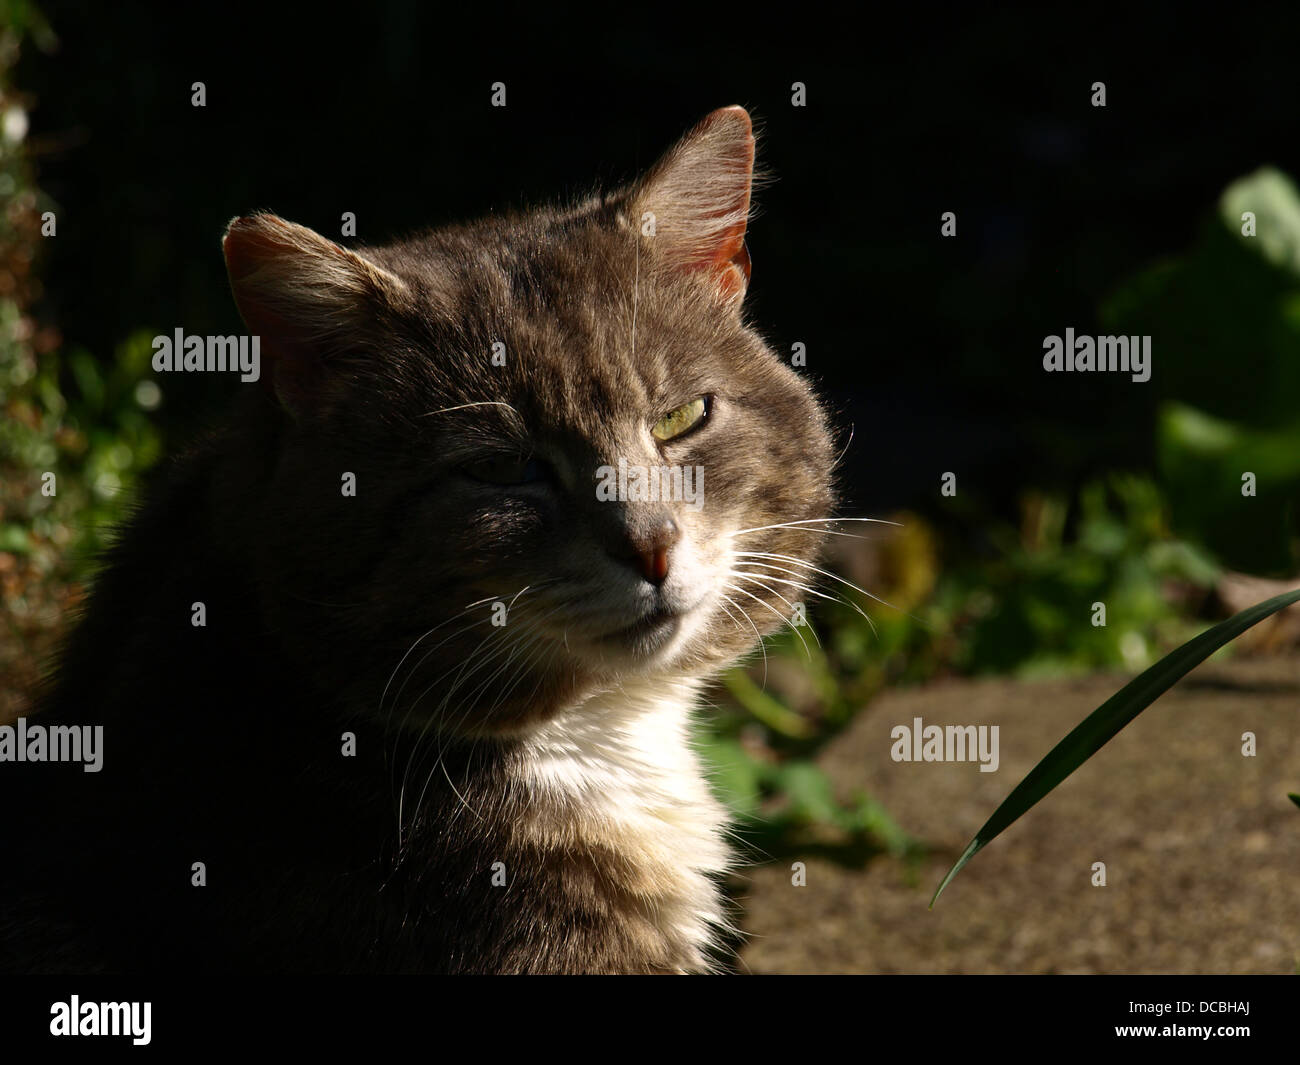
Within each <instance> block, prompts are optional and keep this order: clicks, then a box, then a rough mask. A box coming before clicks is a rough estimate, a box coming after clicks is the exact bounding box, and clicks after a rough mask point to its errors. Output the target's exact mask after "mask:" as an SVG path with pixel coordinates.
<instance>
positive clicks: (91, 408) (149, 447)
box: [0, 303, 160, 580]
mask: <svg viewBox="0 0 1300 1065" xmlns="http://www.w3.org/2000/svg"><path fill="white" fill-rule="evenodd" d="M15 314H16V308H15V307H14V306H13V305H12V304H9V303H5V304H0V324H2V322H3V319H4V318H6V317H12V316H14V315H15ZM3 335H4V336H5V337H7V338H9V339H8V340H0V406H3V408H4V411H5V415H6V417H5V420H4V423H3V425H0V469H3V470H4V471H5V481H4V489H3V493H4V494H3V498H2V500H0V502H2V503H3V510H0V545H3V549H4V550H6V551H10V552H16V553H22V554H28V553H31V552H33V551H38V550H40V549H41V547H42V545H45V544H56V545H58V546H59V548H60V551H61V552H62V553H65V554H66V556H67V559H68V561H69V563H70V566H71V569H70V574H69V575H70V576H71V577H72V578H73V579H78V580H81V579H84V578H85V577H87V576H88V575H89V572H90V570H91V568H92V567H93V565H94V556H95V554H96V553H97V552H98V551H100V550H101V549H102V548H103V547H104V546H105V545H106V543H107V541H108V536H109V535H110V532H111V528H112V526H113V525H114V524H115V523H116V522H117V521H118V520H120V518H121V517H122V514H123V508H124V506H125V504H126V501H127V499H128V498H129V489H130V487H131V486H132V484H133V483H134V481H135V479H136V478H137V477H138V475H139V474H140V473H141V472H142V471H143V470H145V469H147V468H148V467H149V466H151V465H152V464H153V463H154V462H155V461H156V460H157V459H158V457H159V451H160V440H159V436H158V433H157V431H156V430H155V429H154V427H153V425H152V423H151V422H150V421H149V418H148V415H147V413H146V409H147V408H149V407H152V406H156V405H157V401H158V396H159V393H158V389H157V386H156V385H155V384H154V383H153V381H152V380H151V379H150V378H149V377H148V376H147V372H148V368H149V355H150V337H149V335H148V334H147V333H145V332H141V333H139V334H137V335H136V336H134V337H132V338H131V339H130V340H128V341H127V342H126V343H124V344H122V345H120V346H119V348H118V351H117V358H116V359H115V360H113V361H112V362H111V363H108V364H107V366H108V369H107V370H106V369H104V366H105V364H103V363H100V362H98V361H96V360H95V359H93V358H92V357H91V356H90V355H89V353H88V352H85V351H83V350H80V349H75V348H74V349H72V350H70V351H67V352H49V353H47V354H45V355H42V356H41V357H40V358H39V359H38V358H36V357H35V356H34V354H33V353H32V352H31V351H30V350H28V349H27V348H26V347H25V346H24V345H22V344H21V343H17V342H14V341H13V340H12V337H13V335H14V331H13V330H8V331H4V332H3ZM46 472H51V473H53V474H54V475H55V482H54V484H55V488H56V492H55V494H54V495H53V496H50V495H46V494H44V493H43V491H42V488H43V483H44V482H43V481H42V474H44V473H46Z"/></svg>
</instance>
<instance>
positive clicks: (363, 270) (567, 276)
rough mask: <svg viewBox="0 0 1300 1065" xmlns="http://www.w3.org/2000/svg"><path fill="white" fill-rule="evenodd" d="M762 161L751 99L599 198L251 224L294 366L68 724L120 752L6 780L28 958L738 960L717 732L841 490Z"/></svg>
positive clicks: (114, 590) (5, 918) (65, 697)
mask: <svg viewBox="0 0 1300 1065" xmlns="http://www.w3.org/2000/svg"><path fill="white" fill-rule="evenodd" d="M754 150H755V140H754V135H753V128H752V125H751V121H750V118H749V116H748V114H747V113H746V112H745V111H744V110H743V109H742V108H739V107H730V108H724V109H722V110H719V111H715V112H713V113H712V114H710V115H708V116H707V117H706V118H704V119H703V120H702V121H701V122H700V123H699V124H698V125H697V126H696V127H695V128H694V129H692V130H691V131H690V132H689V133H688V134H687V135H686V136H685V137H684V138H683V139H682V140H681V141H680V142H679V143H678V144H677V145H676V146H675V147H674V148H672V149H671V150H670V151H668V152H667V154H666V155H664V156H663V157H662V158H661V159H660V161H659V162H658V163H656V164H655V165H654V166H653V167H652V168H651V169H650V170H649V171H647V172H646V173H645V174H644V175H643V176H642V177H641V178H639V179H638V180H636V181H634V182H633V183H631V184H629V185H627V186H626V187H623V188H620V189H617V190H614V191H602V192H599V193H597V194H595V195H593V196H591V197H590V198H588V199H586V200H584V201H582V202H580V203H577V204H576V205H571V206H567V207H563V208H545V209H540V210H533V211H529V212H525V213H519V214H516V215H510V216H493V217H489V218H488V219H486V220H484V221H479V222H475V223H473V224H468V225H458V226H449V227H446V228H441V229H435V230H432V231H429V232H426V233H423V234H420V235H418V236H414V237H411V238H410V239H406V240H402V241H399V242H397V243H393V244H388V245H385V246H382V247H358V248H355V249H352V250H346V249H344V248H343V247H341V246H339V245H338V244H336V243H334V242H332V241H330V240H328V239H326V238H325V237H323V236H320V235H319V234H317V233H315V232H313V231H311V230H310V229H307V228H304V227H303V226H300V225H296V224H293V223H291V222H288V221H285V220H284V219H281V218H279V217H277V216H276V215H273V214H269V213H259V214H252V215H249V216H246V217H240V218H236V219H234V220H233V221H232V222H231V223H230V225H229V227H228V229H227V231H226V233H225V237H224V241H223V248H224V253H225V260H226V265H227V271H228V275H229V278H230V283H231V288H232V292H233V295H234V300H235V304H236V306H237V308H238V310H239V312H240V314H241V316H242V317H243V320H244V322H245V323H246V325H247V328H248V330H249V332H250V334H252V335H256V336H258V337H259V338H260V350H261V354H262V360H263V365H262V372H261V379H260V381H259V382H258V383H257V384H244V385H240V386H239V388H240V390H241V392H240V396H239V400H238V402H237V404H236V409H235V410H234V411H233V412H232V415H231V417H230V418H229V420H228V422H227V423H226V425H225V427H224V428H223V429H221V430H219V431H216V432H213V433H210V434H208V435H206V436H205V437H203V438H202V439H200V440H199V441H198V442H197V443H196V444H194V445H193V446H192V447H191V448H190V449H189V450H187V451H186V452H184V453H183V454H180V455H179V456H176V457H174V458H173V459H172V460H171V461H170V462H168V463H167V464H166V465H165V466H164V467H163V468H161V469H160V470H159V471H158V472H157V475H156V476H155V477H154V478H153V480H152V482H151V483H150V484H149V485H148V487H147V488H146V490H145V491H144V493H143V502H142V504H141V505H140V507H139V509H138V511H137V512H136V513H135V514H134V515H133V516H132V518H131V519H130V521H129V522H128V523H127V525H126V527H125V529H124V530H123V531H122V533H121V535H120V537H119V539H118V541H117V543H116V544H115V546H114V547H113V549H112V550H111V553H110V555H109V557H108V559H107V564H106V566H105V568H104V569H103V571H102V574H101V576H100V577H99V579H98V581H97V583H96V585H95V587H94V589H93V593H92V595H91V598H90V602H89V607H88V609H87V612H86V616H85V617H84V619H83V621H82V622H81V624H80V625H79V626H78V627H77V629H76V630H75V631H74V633H73V635H72V637H71V639H70V641H69V643H68V645H67V647H66V649H65V651H64V652H63V654H62V657H61V660H60V662H59V664H58V669H57V672H56V674H55V678H54V681H53V684H52V686H51V688H50V690H49V691H48V693H47V694H46V696H45V698H44V699H43V710H42V712H41V713H39V714H36V715H33V721H40V722H43V723H46V724H51V725H52V724H55V723H68V724H77V725H91V724H93V725H102V726H103V750H102V768H101V770H100V771H99V772H93V773H87V772H83V771H82V770H81V767H79V766H67V765H48V764H46V765H37V764H30V763H24V764H16V763H4V764H0V788H3V789H4V793H3V794H4V798H3V802H4V809H5V810H6V817H5V818H4V827H3V839H2V840H0V853H3V854H4V855H5V858H6V861H5V871H4V872H3V873H2V874H0V880H2V881H3V888H2V890H0V968H3V969H5V970H6V971H29V972H30V971H41V972H103V971H108V972H122V971H127V972H162V971H167V972H193V971H197V970H200V969H202V970H206V971H219V972H221V971H229V972H234V971H285V972H339V971H350V972H362V971H390V972H415V971H419V972H441V973H698V972H708V971H715V970H717V969H718V968H719V967H720V966H721V965H723V964H724V963H723V961H721V960H720V951H719V948H718V941H719V936H720V935H721V934H722V933H723V932H724V931H725V929H726V925H727V915H726V912H725V909H724V905H723V902H722V896H721V892H720V884H719V881H720V878H721V877H722V876H723V874H724V873H725V872H726V870H727V869H728V868H729V866H730V865H731V863H732V861H733V859H732V855H731V850H730V848H729V846H728V842H727V824H726V821H727V818H726V814H725V811H724V809H723V808H722V806H721V805H720V804H719V802H718V801H717V800H716V799H715V798H714V797H713V795H712V794H711V791H710V788H709V785H708V782H707V777H706V773H707V768H706V767H704V766H703V765H701V763H700V760H699V759H698V757H697V755H696V753H695V752H694V750H693V748H692V745H691V738H690V731H689V729H690V718H691V714H692V712H693V710H694V708H695V705H696V703H697V701H698V700H699V698H700V695H701V691H702V689H703V688H704V687H705V686H706V684H707V683H708V682H709V681H710V680H711V679H713V678H715V677H716V676H717V675H718V674H719V673H720V672H721V671H722V670H723V669H725V668H726V667H728V666H729V665H731V664H733V663H734V662H736V661H737V660H738V659H739V658H741V657H742V656H744V655H746V654H747V653H748V652H751V651H753V650H754V649H755V648H756V646H757V644H758V642H759V640H760V639H761V637H762V636H764V635H766V634H768V633H771V632H772V631H774V630H776V629H777V628H778V627H779V626H781V625H783V624H786V623H787V620H788V619H789V618H790V616H791V612H792V605H793V604H794V603H795V602H797V601H798V600H799V599H800V598H801V592H802V590H803V589H805V588H806V587H809V585H808V581H809V580H810V579H815V574H814V572H813V570H812V566H813V562H814V561H815V559H816V557H817V553H818V550H819V548H820V546H821V543H822V541H823V539H824V535H825V529H826V522H827V520H828V515H830V514H831V511H832V506H833V503H834V499H835V496H834V489H833V486H832V467H833V464H834V461H833V449H832V437H831V429H830V426H829V420H828V417H827V415H826V413H825V411H824V410H823V407H822V406H821V404H820V403H819V401H818V399H817V398H816V396H815V395H814V392H813V390H812V389H811V387H810V386H809V384H808V383H807V382H806V380H805V379H804V378H803V377H802V376H800V375H799V374H798V373H796V372H795V371H794V370H793V369H791V368H790V367H788V366H786V365H785V364H784V363H783V362H782V361H781V359H780V358H779V357H778V356H777V354H776V353H775V352H774V351H773V350H772V349H771V348H770V347H769V346H768V345H767V343H765V341H764V340H763V339H762V337H761V336H760V335H759V334H758V333H757V332H756V331H755V330H754V329H753V328H752V327H750V326H749V325H748V324H747V322H746V320H745V317H744V313H743V301H744V297H745V293H746V289H747V286H748V282H749V278H750V270H751V267H750V260H749V255H748V251H747V249H746V245H745V235H746V229H747V225H748V220H749V215H750V199H751V188H752V186H753V183H754ZM602 470H603V471H604V473H602V472H601V471H602ZM611 471H617V472H611ZM649 471H653V472H654V474H655V475H656V477H655V478H654V479H652V478H651V476H650V473H649ZM602 478H603V481H602ZM602 483H603V485H604V487H605V488H606V489H607V490H606V491H604V492H603V493H602V492H601V491H599V488H600V486H601V484H602ZM691 492H694V496H693V498H685V497H686V496H689V495H690V494H691Z"/></svg>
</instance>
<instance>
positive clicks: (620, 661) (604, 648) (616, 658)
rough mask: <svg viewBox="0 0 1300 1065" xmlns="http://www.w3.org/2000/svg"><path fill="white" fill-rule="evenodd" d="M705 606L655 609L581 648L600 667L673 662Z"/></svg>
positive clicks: (634, 667)
mask: <svg viewBox="0 0 1300 1065" xmlns="http://www.w3.org/2000/svg"><path fill="white" fill-rule="evenodd" d="M701 610H702V606H700V605H697V606H695V607H694V608H692V609H690V610H685V611H672V610H664V609H660V610H656V611H654V612H652V613H650V614H647V615H646V616H645V617H643V618H641V619H640V620H638V621H636V622H634V623H633V624H631V625H628V626H624V627H621V628H616V629H613V630H611V631H609V632H606V633H604V634H603V635H600V636H598V637H595V638H594V639H592V640H590V641H589V642H588V644H587V646H586V647H584V648H583V649H582V651H581V652H580V653H581V655H582V657H583V658H585V659H586V660H587V663H588V664H589V665H590V666H592V667H594V668H595V669H597V670H600V671H602V672H603V671H609V670H615V671H637V670H641V669H645V668H647V667H652V666H662V665H665V664H667V663H669V662H671V661H672V660H673V659H674V658H675V657H676V656H677V655H678V654H679V653H680V652H681V650H682V648H683V647H684V646H685V644H686V642H687V641H688V640H689V639H690V637H691V635H692V633H693V632H694V630H695V629H696V627H697V624H696V622H697V615H698V614H699V612H700V611H701Z"/></svg>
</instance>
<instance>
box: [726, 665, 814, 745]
mask: <svg viewBox="0 0 1300 1065" xmlns="http://www.w3.org/2000/svg"><path fill="white" fill-rule="evenodd" d="M723 683H724V684H726V686H727V690H728V691H729V692H731V694H732V695H733V696H734V697H735V699H736V701H737V702H738V703H740V705H741V706H743V707H744V708H745V709H746V710H748V711H749V712H750V713H751V714H753V715H754V716H755V717H756V718H758V720H759V721H761V722H763V724H764V725H766V726H767V727H768V728H770V729H771V730H772V731H773V732H779V733H780V734H781V735H783V736H789V737H791V738H792V739H807V738H808V737H810V736H812V735H813V733H814V732H815V729H814V728H813V726H812V725H811V724H810V723H809V722H808V721H806V720H805V719H804V718H802V717H800V716H799V715H798V714H796V713H795V712H794V711H793V710H791V709H790V708H789V707H788V706H786V705H785V704H784V703H782V702H781V701H780V700H779V699H777V698H775V697H774V696H771V695H769V694H768V693H767V692H765V691H764V690H763V689H762V688H760V687H759V686H758V685H757V684H755V683H754V682H753V681H752V680H751V679H750V678H749V675H748V674H747V673H745V672H744V670H742V669H733V670H732V671H731V672H730V673H728V674H727V675H726V677H725V678H723Z"/></svg>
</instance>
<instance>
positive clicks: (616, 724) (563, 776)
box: [518, 678, 731, 971]
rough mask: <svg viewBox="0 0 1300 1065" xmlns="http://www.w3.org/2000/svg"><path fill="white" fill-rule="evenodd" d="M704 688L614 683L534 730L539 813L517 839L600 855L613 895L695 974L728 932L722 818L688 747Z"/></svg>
mask: <svg viewBox="0 0 1300 1065" xmlns="http://www.w3.org/2000/svg"><path fill="white" fill-rule="evenodd" d="M701 686H702V682H700V681H698V680H696V679H693V678H668V679H663V678H656V679H654V680H653V681H641V682H629V683H625V684H623V685H620V686H618V687H616V688H614V689H613V690H610V691H606V692H604V693H602V694H599V695H597V696H594V697H592V698H590V699H588V700H586V701H585V702H583V703H582V704H581V705H578V706H574V707H572V708H570V709H568V710H566V711H564V712H562V713H560V714H559V715H557V716H556V717H554V718H552V719H551V720H549V721H548V722H546V723H545V724H544V725H542V726H539V727H537V728H536V729H534V730H533V731H532V732H531V733H530V734H529V735H528V736H527V737H526V738H525V739H524V740H523V742H522V744H521V759H520V762H519V767H520V770H521V772H522V775H523V779H524V782H525V786H526V787H527V789H528V791H529V792H530V794H531V796H532V800H533V801H532V803H531V804H530V805H531V806H532V808H533V812H534V816H532V817H529V818H527V819H525V820H524V821H523V822H521V824H520V826H519V829H518V830H519V832H520V833H521V834H522V835H524V836H530V837H534V838H531V839H529V842H530V843H532V844H533V845H539V844H540V845H543V846H550V847H563V848H565V849H570V850H577V851H585V852H586V853H587V854H588V855H589V856H590V855H596V856H599V863H598V864H599V869H600V872H601V876H602V877H603V878H605V879H606V880H607V882H608V885H609V887H610V888H611V895H612V896H613V897H616V898H621V899H625V900H627V905H628V906H630V907H632V908H634V909H635V910H636V911H637V913H636V915H635V916H636V917H637V918H639V919H642V920H647V919H648V921H649V923H650V924H651V925H652V926H653V928H654V930H655V931H656V932H657V933H658V934H659V935H660V936H662V937H663V940H664V942H665V944H667V945H668V947H669V948H670V949H671V950H672V952H673V954H674V956H675V957H677V958H678V960H679V963H680V965H681V967H682V968H683V969H685V970H693V971H698V970H699V969H703V968H705V967H707V957H708V953H709V947H710V944H711V943H712V942H714V941H715V940H716V937H717V934H718V932H719V931H721V930H722V929H724V928H725V927H726V922H725V919H724V916H723V912H722V907H721V903H720V896H719V890H718V883H717V881H718V878H719V877H720V876H721V875H722V874H723V873H724V872H725V871H726V869H727V868H728V867H729V865H730V864H731V857H730V855H729V853H728V849H727V846H726V843H725V840H724V833H725V831H726V820H727V816H726V811H725V809H724V808H723V807H722V805H721V804H720V803H719V802H718V801H717V800H716V799H715V798H714V797H713V795H712V793H711V792H710V790H709V786H708V784H707V782H706V780H705V777H704V773H703V769H702V768H701V764H700V762H699V759H698V758H697V756H696V753H695V751H694V749H693V747H692V739H691V732H690V716H691V713H692V710H693V707H694V705H695V702H696V698H697V695H698V693H699V689H700V687H701ZM537 836H540V837H541V838H536V837H537Z"/></svg>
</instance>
